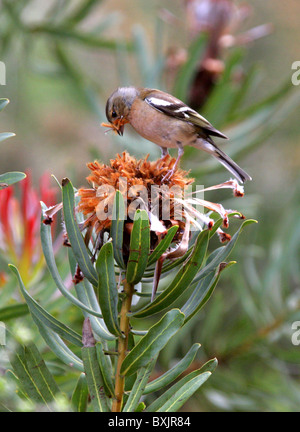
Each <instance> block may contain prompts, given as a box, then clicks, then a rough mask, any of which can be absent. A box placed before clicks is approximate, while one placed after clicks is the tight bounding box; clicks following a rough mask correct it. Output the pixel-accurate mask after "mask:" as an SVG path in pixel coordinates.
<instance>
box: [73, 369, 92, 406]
mask: <svg viewBox="0 0 300 432" xmlns="http://www.w3.org/2000/svg"><path fill="white" fill-rule="evenodd" d="M88 397H89V389H88V385H87V382H86V376H85V374H84V373H82V374H80V376H79V378H78V381H77V384H76V387H75V390H74V392H73V394H72V399H71V403H72V407H73V409H74V411H76V412H86V408H87V403H88Z"/></svg>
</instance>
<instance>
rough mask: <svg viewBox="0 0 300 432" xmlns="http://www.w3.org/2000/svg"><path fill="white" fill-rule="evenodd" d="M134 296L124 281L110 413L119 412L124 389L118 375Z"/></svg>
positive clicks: (132, 288) (130, 286) (122, 381)
mask: <svg viewBox="0 0 300 432" xmlns="http://www.w3.org/2000/svg"><path fill="white" fill-rule="evenodd" d="M133 294H134V285H133V284H130V283H128V282H127V281H126V280H125V281H124V298H123V301H122V307H121V316H120V329H121V331H122V336H120V337H119V339H118V363H117V369H116V377H115V399H114V401H113V405H112V412H121V409H122V403H123V396H124V387H125V377H124V376H123V375H121V374H120V370H121V365H122V363H123V360H124V358H125V357H126V353H127V348H128V337H129V332H130V324H129V318H128V315H127V314H128V312H130V309H131V301H132V296H133Z"/></svg>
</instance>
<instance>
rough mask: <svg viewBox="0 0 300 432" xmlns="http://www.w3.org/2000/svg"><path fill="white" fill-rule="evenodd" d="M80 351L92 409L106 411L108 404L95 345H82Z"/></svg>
mask: <svg viewBox="0 0 300 432" xmlns="http://www.w3.org/2000/svg"><path fill="white" fill-rule="evenodd" d="M81 352H82V360H83V365H84V371H85V374H86V380H87V385H88V388H89V392H90V397H91V402H92V405H93V408H94V411H96V412H107V411H108V405H107V400H106V396H105V392H104V385H103V381H102V377H101V372H100V368H99V364H98V359H97V353H96V348H95V346H89V347H83V348H82V349H81Z"/></svg>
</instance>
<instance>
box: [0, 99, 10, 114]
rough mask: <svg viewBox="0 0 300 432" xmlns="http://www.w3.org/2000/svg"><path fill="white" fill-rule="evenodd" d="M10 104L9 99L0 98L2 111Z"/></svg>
mask: <svg viewBox="0 0 300 432" xmlns="http://www.w3.org/2000/svg"><path fill="white" fill-rule="evenodd" d="M8 104H9V99H7V98H0V111H2V110H3V109H4V108H5V107H6V105H8Z"/></svg>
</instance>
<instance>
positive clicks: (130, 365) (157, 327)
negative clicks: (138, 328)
mask: <svg viewBox="0 0 300 432" xmlns="http://www.w3.org/2000/svg"><path fill="white" fill-rule="evenodd" d="M183 321H184V315H183V314H182V313H181V312H180V311H179V310H178V309H172V310H170V311H169V312H167V313H166V314H165V315H164V316H163V317H162V318H161V320H160V321H158V322H157V323H156V324H154V325H153V326H152V327H151V328H150V329H149V330H148V333H147V334H146V335H145V336H143V337H142V338H141V339H140V340H139V342H138V343H137V344H136V345H135V347H134V348H133V349H132V350H131V351H130V352H129V354H128V355H127V356H126V357H125V359H124V361H123V363H122V366H121V374H122V375H131V374H133V373H134V372H136V371H137V370H138V369H139V368H140V367H143V366H146V365H147V364H148V363H149V362H150V361H151V360H152V359H153V358H154V357H155V356H156V355H157V354H158V353H159V352H160V351H161V349H162V348H163V347H164V346H165V345H166V343H167V342H168V341H169V340H170V338H171V337H172V336H173V335H174V334H175V333H176V332H177V331H178V330H179V328H180V327H181V325H182V323H183Z"/></svg>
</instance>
